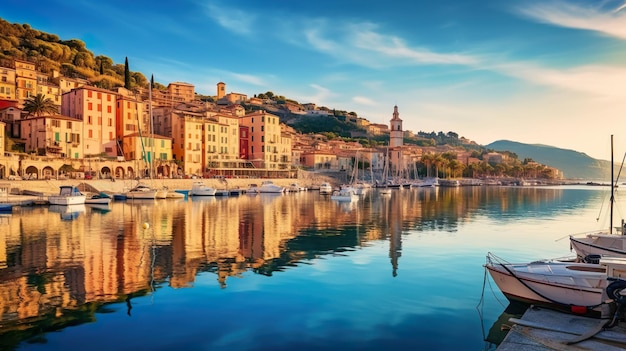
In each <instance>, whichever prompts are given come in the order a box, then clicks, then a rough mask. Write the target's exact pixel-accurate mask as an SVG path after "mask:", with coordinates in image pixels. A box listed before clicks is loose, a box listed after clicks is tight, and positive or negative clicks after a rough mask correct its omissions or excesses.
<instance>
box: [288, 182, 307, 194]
mask: <svg viewBox="0 0 626 351" xmlns="http://www.w3.org/2000/svg"><path fill="white" fill-rule="evenodd" d="M285 191H287V192H289V193H297V192H300V191H306V188H305V187H303V186H300V185H298V183H291V184H289V186H288V187H287V189H285Z"/></svg>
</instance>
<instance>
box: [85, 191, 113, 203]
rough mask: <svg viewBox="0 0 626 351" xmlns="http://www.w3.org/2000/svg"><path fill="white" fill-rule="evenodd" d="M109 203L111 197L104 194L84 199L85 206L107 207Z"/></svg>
mask: <svg viewBox="0 0 626 351" xmlns="http://www.w3.org/2000/svg"><path fill="white" fill-rule="evenodd" d="M110 203H111V197H110V196H109V195H107V194H105V193H98V194H93V195H91V196H89V197H87V198H86V199H85V204H88V205H89V204H98V205H108V204H110Z"/></svg>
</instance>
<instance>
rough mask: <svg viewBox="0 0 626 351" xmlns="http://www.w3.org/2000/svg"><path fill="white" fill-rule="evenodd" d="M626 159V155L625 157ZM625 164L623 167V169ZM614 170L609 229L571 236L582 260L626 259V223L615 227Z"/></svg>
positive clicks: (577, 253)
mask: <svg viewBox="0 0 626 351" xmlns="http://www.w3.org/2000/svg"><path fill="white" fill-rule="evenodd" d="M625 158H626V155H625ZM611 165H613V136H612V135H611ZM623 166H624V165H623V163H622V165H621V167H623ZM614 169H615V167H611V186H610V187H609V188H610V189H611V194H610V199H609V200H610V201H609V203H610V204H609V206H610V214H609V225H608V228H607V229H604V230H598V231H593V232H589V233H583V235H582V236H579V235H570V246H571V247H572V249H574V251H576V255H577V256H578V257H579V259H581V260H585V259H586V258H587V257H589V256H591V257H594V256H600V257H602V256H612V257H626V235H624V234H626V223H624V220H623V219H622V222H621V225H620V226H619V227H613V205H614V203H615V188H617V184H618V183H617V181H618V180H617V179H615V178H614Z"/></svg>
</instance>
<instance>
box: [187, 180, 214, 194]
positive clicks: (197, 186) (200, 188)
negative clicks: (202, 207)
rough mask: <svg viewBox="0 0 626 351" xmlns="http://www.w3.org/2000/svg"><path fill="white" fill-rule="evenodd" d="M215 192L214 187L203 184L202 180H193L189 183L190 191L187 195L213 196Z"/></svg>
mask: <svg viewBox="0 0 626 351" xmlns="http://www.w3.org/2000/svg"><path fill="white" fill-rule="evenodd" d="M215 193H216V190H215V188H211V187H210V186H208V185H206V184H204V183H203V182H193V184H192V185H191V191H190V192H189V195H191V196H214V195H215Z"/></svg>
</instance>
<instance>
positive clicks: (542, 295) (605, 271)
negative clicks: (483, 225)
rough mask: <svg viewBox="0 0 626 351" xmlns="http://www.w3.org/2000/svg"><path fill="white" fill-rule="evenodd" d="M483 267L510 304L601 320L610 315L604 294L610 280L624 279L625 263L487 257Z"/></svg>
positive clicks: (622, 260)
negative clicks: (516, 259)
mask: <svg viewBox="0 0 626 351" xmlns="http://www.w3.org/2000/svg"><path fill="white" fill-rule="evenodd" d="M484 267H485V268H486V269H487V271H488V272H489V274H490V275H491V277H492V279H493V281H494V282H495V283H496V285H497V286H498V288H499V289H500V291H502V293H503V294H504V295H505V296H506V297H507V299H509V300H510V301H519V302H524V303H528V304H535V305H540V306H545V307H548V308H552V309H556V310H561V311H564V312H570V313H577V314H585V315H591V316H597V317H600V318H608V317H609V316H611V315H612V307H611V306H610V305H609V304H608V303H607V302H606V301H607V300H609V299H608V297H607V295H606V292H605V289H606V288H607V287H608V286H609V284H610V283H611V280H610V279H609V278H612V277H620V276H626V259H616V258H613V259H602V260H600V262H599V264H592V263H577V262H566V261H559V260H543V261H534V262H530V263H508V262H506V261H504V260H502V259H501V258H499V257H497V256H495V255H493V254H492V253H489V254H488V255H487V262H486V264H485V265H484ZM620 281H621V280H620ZM621 282H624V281H621Z"/></svg>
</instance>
